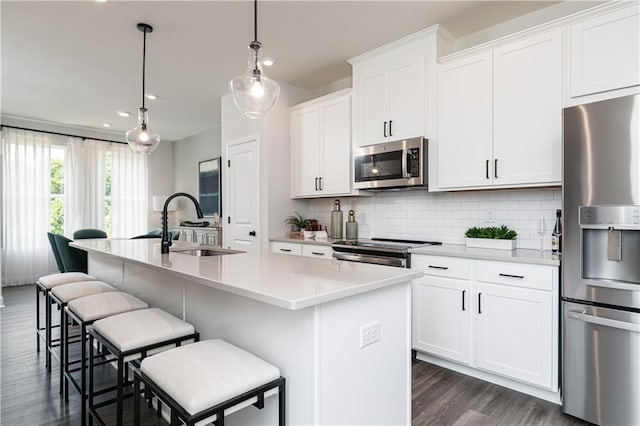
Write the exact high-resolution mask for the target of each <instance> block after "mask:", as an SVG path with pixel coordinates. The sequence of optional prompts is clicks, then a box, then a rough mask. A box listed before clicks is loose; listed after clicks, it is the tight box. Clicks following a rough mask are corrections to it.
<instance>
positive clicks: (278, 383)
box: [133, 368, 286, 426]
mask: <svg viewBox="0 0 640 426" xmlns="http://www.w3.org/2000/svg"><path fill="white" fill-rule="evenodd" d="M140 382H142V383H143V384H144V389H145V393H146V392H147V391H151V393H153V394H155V395H156V397H158V398H159V399H160V400H161V401H162V402H163V403H164V404H165V405H167V406H168V407H169V408H170V409H171V425H179V424H180V423H179V421H180V420H182V421H183V422H184V423H185V424H186V425H187V426H192V425H195V424H196V423H197V422H199V421H202V420H204V419H206V418H209V417H211V416H213V415H215V416H216V420H215V421H214V422H213V424H214V425H216V426H224V411H225V410H226V409H228V408H231V407H233V406H234V405H237V404H239V403H241V402H244V401H247V400H249V399H251V398H253V397H256V398H257V399H258V400H257V401H256V402H255V403H253V404H252V405H253V406H255V407H257V408H258V409H262V408H264V394H265V392H267V391H270V390H271V389H275V388H278V425H279V426H284V424H285V415H286V410H285V404H286V394H285V386H286V380H285V378H284V377H282V376H280V377H279V378H278V379H275V380H273V381H271V382H269V383H265V384H264V385H261V386H258V387H256V388H253V389H251V390H249V391H247V392H245V393H243V394H240V395H237V396H234V397H233V398H230V399H228V400H226V401H223V402H221V403H220V404H217V405H214V406H213V407H210V408H207V409H204V410H202V411H200V412H199V413H195V414H189V413H188V412H187V411H186V410H185V409H184V408H183V407H182V406H181V405H180V404H178V403H177V402H176V400H175V399H173V398H172V397H171V396H169V395H168V394H167V393H166V392H165V391H164V390H163V389H162V388H160V387H159V386H158V385H157V384H156V383H155V382H154V381H153V380H151V379H150V378H149V377H148V376H147V375H145V374H144V373H143V372H142V371H141V370H140V368H135V369H134V370H133V395H134V398H135V399H134V402H133V415H134V418H133V424H134V425H135V426H139V425H140Z"/></svg>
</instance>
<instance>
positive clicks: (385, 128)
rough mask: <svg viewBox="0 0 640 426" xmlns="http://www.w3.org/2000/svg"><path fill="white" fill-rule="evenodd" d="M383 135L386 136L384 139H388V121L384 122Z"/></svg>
mask: <svg viewBox="0 0 640 426" xmlns="http://www.w3.org/2000/svg"><path fill="white" fill-rule="evenodd" d="M383 134H384V137H385V138H386V137H387V122H386V121H385V122H384V130H383Z"/></svg>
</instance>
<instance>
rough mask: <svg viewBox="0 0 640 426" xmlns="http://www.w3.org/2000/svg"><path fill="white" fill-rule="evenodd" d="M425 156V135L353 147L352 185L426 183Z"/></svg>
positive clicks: (392, 185)
mask: <svg viewBox="0 0 640 426" xmlns="http://www.w3.org/2000/svg"><path fill="white" fill-rule="evenodd" d="M427 158H428V157H427V140H426V139H424V138H412V139H404V140H399V141H395V142H388V143H381V144H377V145H369V146H363V147H360V148H356V149H355V150H354V152H353V176H354V184H353V187H354V188H356V189H376V188H380V189H382V188H402V187H416V186H424V187H426V185H427Z"/></svg>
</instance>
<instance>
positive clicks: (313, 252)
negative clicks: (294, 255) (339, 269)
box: [311, 251, 324, 256]
mask: <svg viewBox="0 0 640 426" xmlns="http://www.w3.org/2000/svg"><path fill="white" fill-rule="evenodd" d="M311 254H315V255H316V256H324V253H320V252H319V251H312V252H311Z"/></svg>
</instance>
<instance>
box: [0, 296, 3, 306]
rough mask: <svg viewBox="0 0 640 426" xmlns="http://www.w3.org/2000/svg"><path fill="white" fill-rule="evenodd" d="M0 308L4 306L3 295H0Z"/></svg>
mask: <svg viewBox="0 0 640 426" xmlns="http://www.w3.org/2000/svg"><path fill="white" fill-rule="evenodd" d="M0 308H4V297H2V296H0Z"/></svg>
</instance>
